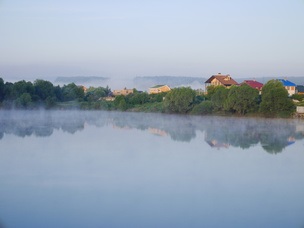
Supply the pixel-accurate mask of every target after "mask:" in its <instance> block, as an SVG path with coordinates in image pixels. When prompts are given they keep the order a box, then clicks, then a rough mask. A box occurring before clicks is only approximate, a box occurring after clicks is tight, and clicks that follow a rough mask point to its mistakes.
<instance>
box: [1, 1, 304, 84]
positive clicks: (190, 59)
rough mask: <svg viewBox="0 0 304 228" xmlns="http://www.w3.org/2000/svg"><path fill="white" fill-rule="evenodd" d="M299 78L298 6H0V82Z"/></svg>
mask: <svg viewBox="0 0 304 228" xmlns="http://www.w3.org/2000/svg"><path fill="white" fill-rule="evenodd" d="M218 72H221V73H229V74H231V75H232V76H234V77H236V78H237V77H262V76H304V0H280V1H278V0H268V1H265V0H255V1H253V0H252V1H246V0H230V1H227V0H226V1H224V0H212V1H211V0H210V1H207V0H153V1H152V0H150V1H147V0H141V1H139V0H138V1H135V0H130V1H129V0H125V1H123V0H100V1H97V0H87V1H83V0H82V1H78V0H73V1H72V0H44V1H41V0H27V1H24V0H0V77H2V78H4V79H6V80H9V79H10V78H14V77H19V78H24V79H27V78H48V77H55V76H77V75H96V76H106V77H113V78H115V77H119V78H127V77H135V76H148V75H172V76H180V75H181V76H202V77H209V76H211V75H212V74H214V73H218Z"/></svg>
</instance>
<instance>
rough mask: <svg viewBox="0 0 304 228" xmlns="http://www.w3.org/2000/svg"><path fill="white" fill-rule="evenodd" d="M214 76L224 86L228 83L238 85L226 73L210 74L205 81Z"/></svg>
mask: <svg viewBox="0 0 304 228" xmlns="http://www.w3.org/2000/svg"><path fill="white" fill-rule="evenodd" d="M214 78H216V79H217V80H218V81H219V82H220V83H222V84H223V85H226V86H230V85H238V83H237V82H236V81H235V80H233V79H232V78H231V77H230V75H229V74H227V75H222V74H217V75H212V76H211V77H210V78H209V79H208V80H207V81H205V83H211V81H212V80H213V79H214Z"/></svg>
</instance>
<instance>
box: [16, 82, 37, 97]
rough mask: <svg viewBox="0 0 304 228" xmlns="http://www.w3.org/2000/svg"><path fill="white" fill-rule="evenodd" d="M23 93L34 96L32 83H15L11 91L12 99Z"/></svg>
mask: <svg viewBox="0 0 304 228" xmlns="http://www.w3.org/2000/svg"><path fill="white" fill-rule="evenodd" d="M24 93H28V94H30V95H31V96H33V95H34V94H35V88H34V86H33V83H31V82H26V81H24V80H22V81H18V82H15V83H14V84H13V87H12V91H11V95H12V98H13V99H14V100H15V99H17V98H19V97H20V96H21V95H22V94H24Z"/></svg>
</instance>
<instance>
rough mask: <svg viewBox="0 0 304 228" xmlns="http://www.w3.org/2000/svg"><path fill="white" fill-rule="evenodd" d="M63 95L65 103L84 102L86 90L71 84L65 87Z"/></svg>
mask: <svg viewBox="0 0 304 228" xmlns="http://www.w3.org/2000/svg"><path fill="white" fill-rule="evenodd" d="M62 95H63V100H64V101H73V100H82V99H83V98H84V90H83V87H81V86H77V85H76V84H75V83H70V84H68V85H64V86H63V88H62Z"/></svg>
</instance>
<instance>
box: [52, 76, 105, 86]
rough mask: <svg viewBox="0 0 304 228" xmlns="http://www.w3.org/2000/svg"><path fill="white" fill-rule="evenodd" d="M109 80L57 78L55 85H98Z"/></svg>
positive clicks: (85, 77) (92, 77)
mask: <svg viewBox="0 0 304 228" xmlns="http://www.w3.org/2000/svg"><path fill="white" fill-rule="evenodd" d="M108 80H109V78H107V77H98V76H74V77H57V78H56V79H55V83H57V84H69V83H75V84H76V85H85V86H87V85H92V86H94V85H95V84H96V85H100V84H104V83H105V82H107V81H108Z"/></svg>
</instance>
